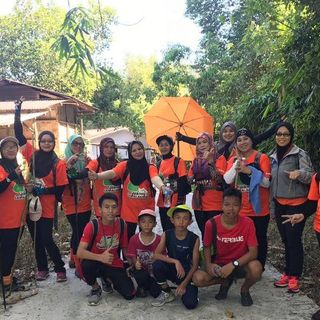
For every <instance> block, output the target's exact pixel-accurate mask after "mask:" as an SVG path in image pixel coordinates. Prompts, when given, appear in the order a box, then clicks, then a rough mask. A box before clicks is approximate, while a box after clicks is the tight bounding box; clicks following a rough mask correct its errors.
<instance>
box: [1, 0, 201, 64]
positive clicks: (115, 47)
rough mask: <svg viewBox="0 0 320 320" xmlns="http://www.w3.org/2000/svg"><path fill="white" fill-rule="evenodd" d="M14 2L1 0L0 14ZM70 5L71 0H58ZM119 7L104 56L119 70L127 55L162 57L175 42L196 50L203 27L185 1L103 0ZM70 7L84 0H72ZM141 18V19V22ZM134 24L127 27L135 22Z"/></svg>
mask: <svg viewBox="0 0 320 320" xmlns="http://www.w3.org/2000/svg"><path fill="white" fill-rule="evenodd" d="M14 2H15V1H8V0H0V14H7V13H9V12H10V10H12V7H13V5H14ZM54 2H55V3H57V4H59V5H61V6H63V7H66V8H68V0H55V1H54ZM100 2H101V3H102V4H103V5H108V6H110V7H113V8H115V9H116V11H117V14H118V17H119V22H120V24H119V25H117V26H115V27H114V28H113V39H112V43H111V46H110V49H109V50H108V51H107V52H106V55H105V58H106V60H107V61H109V62H110V63H111V64H113V66H114V67H115V68H116V69H121V68H122V67H123V64H124V61H125V59H126V57H127V56H132V55H133V56H143V57H149V56H154V55H155V56H156V57H158V58H160V57H161V53H162V52H163V50H165V49H166V48H167V46H168V45H170V44H173V43H181V44H183V45H186V46H188V47H190V48H191V49H192V50H193V51H195V50H196V49H197V45H198V42H199V39H200V29H199V28H198V26H197V25H196V24H194V23H193V22H192V21H191V20H190V19H188V18H186V17H185V16H184V12H185V0H100ZM69 3H70V5H71V7H73V6H76V5H79V4H81V3H82V1H79V0H69ZM140 20H141V21H140ZM138 21H140V22H139V23H138V24H136V25H133V26H125V25H127V24H129V25H130V24H134V23H136V22H138Z"/></svg>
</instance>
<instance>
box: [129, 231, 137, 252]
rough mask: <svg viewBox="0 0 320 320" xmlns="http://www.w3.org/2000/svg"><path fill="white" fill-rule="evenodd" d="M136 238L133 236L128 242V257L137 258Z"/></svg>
mask: <svg viewBox="0 0 320 320" xmlns="http://www.w3.org/2000/svg"><path fill="white" fill-rule="evenodd" d="M136 239H137V237H136V236H135V235H134V236H133V237H131V238H130V240H129V245H128V256H130V257H136V256H137V240H136Z"/></svg>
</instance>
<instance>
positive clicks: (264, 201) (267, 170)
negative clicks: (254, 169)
mask: <svg viewBox="0 0 320 320" xmlns="http://www.w3.org/2000/svg"><path fill="white" fill-rule="evenodd" d="M257 153H258V151H256V150H254V152H253V153H252V154H251V155H250V157H249V158H248V159H247V160H246V162H245V163H246V164H247V165H250V164H252V163H254V160H255V158H256V156H257ZM234 161H235V157H232V158H230V160H229V161H228V166H227V171H228V170H229V169H230V168H231V167H232V166H233V163H234ZM260 170H261V171H262V173H263V175H264V176H265V177H267V178H270V176H271V166H270V159H269V157H268V156H267V155H266V154H264V153H262V154H261V156H260ZM237 189H239V190H240V191H241V192H242V208H241V210H240V216H254V217H260V216H266V215H268V214H269V213H270V210H269V188H263V187H261V186H260V201H261V212H260V213H259V214H256V213H255V212H254V210H253V208H252V205H251V203H250V201H249V186H248V185H245V184H242V183H241V181H240V183H239V182H238V184H237Z"/></svg>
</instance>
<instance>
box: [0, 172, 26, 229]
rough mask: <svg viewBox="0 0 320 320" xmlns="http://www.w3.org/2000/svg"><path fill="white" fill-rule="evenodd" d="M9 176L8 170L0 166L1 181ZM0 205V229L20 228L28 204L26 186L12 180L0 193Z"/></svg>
mask: <svg viewBox="0 0 320 320" xmlns="http://www.w3.org/2000/svg"><path fill="white" fill-rule="evenodd" d="M8 176H9V174H8V172H7V171H6V170H5V169H4V168H3V167H2V166H0V181H3V180H5V179H6V178H7V177H8ZM0 205H1V214H0V229H13V228H19V227H20V223H21V216H22V214H23V211H24V209H25V205H26V190H25V188H24V186H22V185H19V184H16V183H15V182H14V181H11V182H10V184H9V186H8V188H7V189H6V190H5V191H4V192H1V193H0Z"/></svg>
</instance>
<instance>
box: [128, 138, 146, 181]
mask: <svg viewBox="0 0 320 320" xmlns="http://www.w3.org/2000/svg"><path fill="white" fill-rule="evenodd" d="M135 144H138V145H139V146H140V147H141V148H142V149H143V151H144V146H143V144H142V143H141V142H140V141H131V142H130V143H129V144H128V154H129V160H128V170H129V173H130V181H131V182H132V183H133V184H134V185H136V186H138V185H140V183H141V182H143V181H144V180H150V175H149V164H148V162H147V159H146V157H145V156H144V157H143V158H142V159H141V160H136V159H134V158H133V157H132V155H131V152H132V147H133V146H134V145H135Z"/></svg>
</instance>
